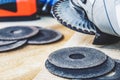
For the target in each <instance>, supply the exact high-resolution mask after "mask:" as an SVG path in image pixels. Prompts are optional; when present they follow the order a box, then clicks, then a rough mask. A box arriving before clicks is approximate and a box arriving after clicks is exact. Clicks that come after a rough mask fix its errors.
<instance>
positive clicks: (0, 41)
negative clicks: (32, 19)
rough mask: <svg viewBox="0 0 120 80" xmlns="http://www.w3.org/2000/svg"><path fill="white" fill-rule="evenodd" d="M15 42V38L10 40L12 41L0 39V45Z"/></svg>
mask: <svg viewBox="0 0 120 80" xmlns="http://www.w3.org/2000/svg"><path fill="white" fill-rule="evenodd" d="M15 42H17V40H12V41H6V40H0V46H3V45H8V44H12V43H15Z"/></svg>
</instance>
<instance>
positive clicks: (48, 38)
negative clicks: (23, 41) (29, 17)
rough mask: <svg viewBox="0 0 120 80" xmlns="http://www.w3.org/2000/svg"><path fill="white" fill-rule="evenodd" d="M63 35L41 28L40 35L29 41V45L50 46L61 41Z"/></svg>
mask: <svg viewBox="0 0 120 80" xmlns="http://www.w3.org/2000/svg"><path fill="white" fill-rule="evenodd" d="M62 37H63V35H62V34H61V33H60V32H57V31H55V30H50V29H44V28H39V33H38V34H37V35H35V36H33V37H31V38H29V39H28V44H48V43H53V42H56V41H58V40H60V39H61V38H62Z"/></svg>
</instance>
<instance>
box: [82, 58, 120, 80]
mask: <svg viewBox="0 0 120 80" xmlns="http://www.w3.org/2000/svg"><path fill="white" fill-rule="evenodd" d="M115 62H116V64H115V68H114V69H113V70H112V71H111V72H110V73H109V74H106V75H103V76H101V77H98V78H92V79H83V80H120V60H115Z"/></svg>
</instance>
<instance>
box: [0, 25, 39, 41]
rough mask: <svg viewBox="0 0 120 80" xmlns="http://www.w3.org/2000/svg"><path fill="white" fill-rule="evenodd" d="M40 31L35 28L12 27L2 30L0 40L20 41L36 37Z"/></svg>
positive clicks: (0, 30)
mask: <svg viewBox="0 0 120 80" xmlns="http://www.w3.org/2000/svg"><path fill="white" fill-rule="evenodd" d="M38 32H39V30H38V29H37V28H36V27H34V26H11V27H6V28H3V29H0V40H19V39H26V38H29V37H32V36H34V35H36V34H37V33H38Z"/></svg>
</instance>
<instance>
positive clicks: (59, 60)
mask: <svg viewBox="0 0 120 80" xmlns="http://www.w3.org/2000/svg"><path fill="white" fill-rule="evenodd" d="M106 59H107V56H106V55H105V54H104V53H103V52H101V51H99V50H96V49H92V48H86V47H73V48H63V49H60V50H57V51H55V52H53V53H51V54H50V55H49V57H48V60H49V62H50V63H52V64H54V65H56V66H59V67H62V68H70V69H71V68H73V69H84V68H90V67H94V66H97V65H100V64H102V63H103V62H105V61H106ZM81 64H82V65H81Z"/></svg>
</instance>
